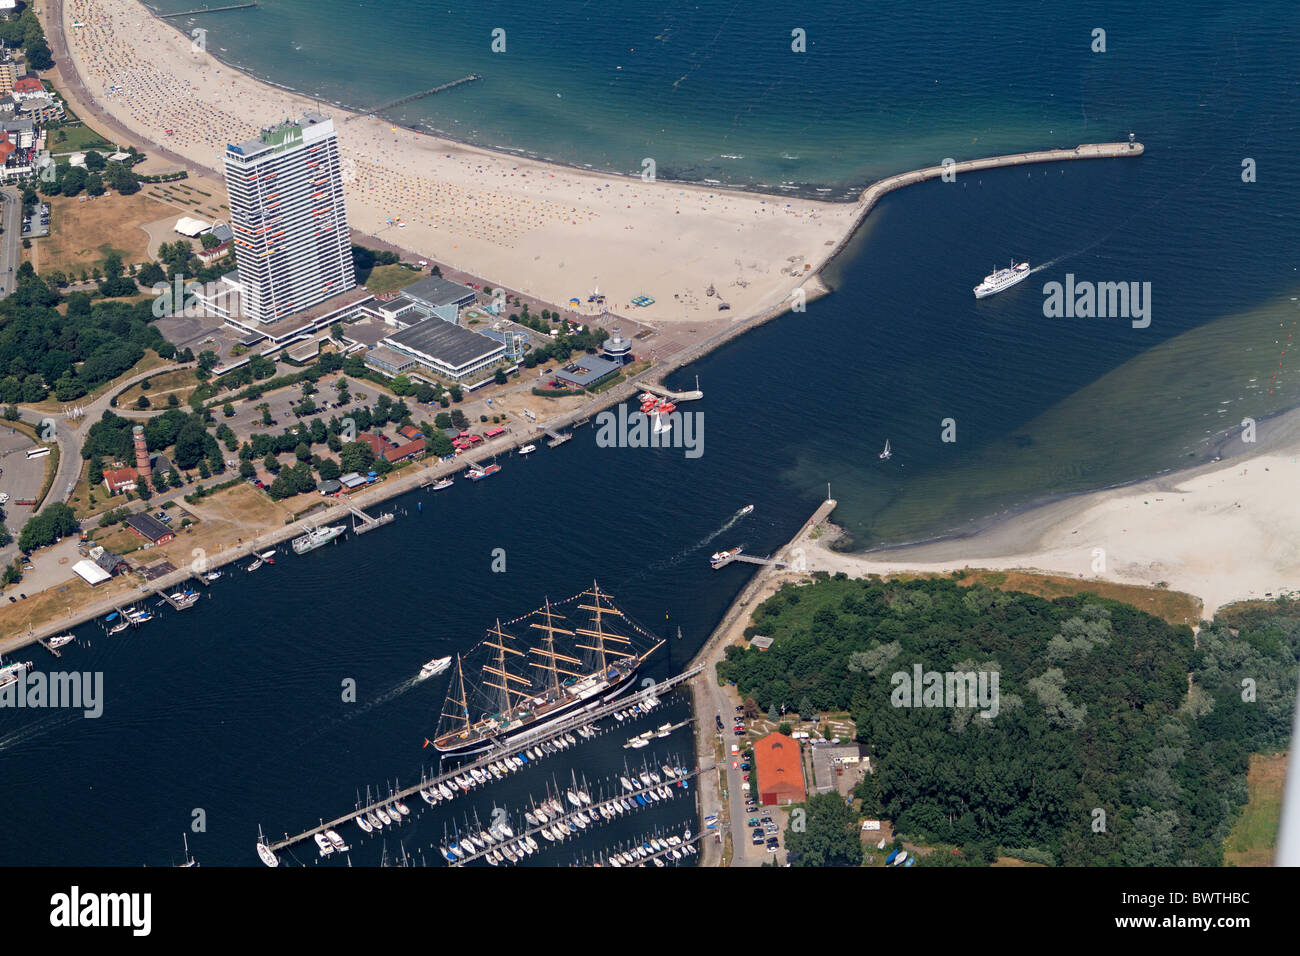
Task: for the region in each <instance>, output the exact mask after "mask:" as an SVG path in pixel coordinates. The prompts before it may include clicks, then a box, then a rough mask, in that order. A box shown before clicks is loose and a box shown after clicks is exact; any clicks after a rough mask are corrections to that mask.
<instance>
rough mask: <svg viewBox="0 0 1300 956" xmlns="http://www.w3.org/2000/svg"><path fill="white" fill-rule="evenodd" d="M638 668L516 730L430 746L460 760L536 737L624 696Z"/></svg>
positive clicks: (436, 743)
mask: <svg viewBox="0 0 1300 956" xmlns="http://www.w3.org/2000/svg"><path fill="white" fill-rule="evenodd" d="M640 669H641V668H640V665H637V666H636V667H634V668H632V670H630V671H629V672H628V673H627V675H626V676H624V677H623V678H622V679H621V680H618V681H616V682H615V683H613V684H611V685H610V686H609V687H607V688H605V689H604V690H603V691H601V692H600V693H597V694H592V695H591V696H590V697H586V698H583V699H581V700H574V701H570V702H569V703H568V704H566V705H564V706H563V707H560V708H559V709H557V710H553V711H549V712H548V713H547V714H546V715H545V716H544V717H540V718H538V719H537V720H535V721H533V722H531V723H527V724H521V725H520V726H519V727H515V728H512V729H511V730H508V731H506V732H505V733H503V734H500V735H499V736H497V737H496V738H494V739H492V740H484V739H483V738H481V737H480V738H476V739H474V740H467V741H465V742H464V743H462V744H459V745H456V744H451V745H448V744H443V743H441V742H439V741H434V744H433V746H434V747H435V748H436V749H437V750H438V752H439V753H442V754H445V755H447V756H449V757H459V756H464V755H466V754H476V753H482V752H483V751H485V750H492V749H493V748H495V747H496V746H497V743H498V742H500V743H505V742H507V741H510V742H515V741H519V740H521V739H523V738H525V737H532V736H536V735H537V734H540V733H542V732H543V731H545V730H546V728H547V727H550V726H552V725H553V724H555V723H558V722H559V721H561V720H563V719H565V718H567V717H572V716H573V715H574V714H576V713H578V712H580V711H584V710H591V709H593V708H595V707H598V706H600V705H601V704H603V703H605V702H606V701H610V700H613V699H614V698H615V697H617V696H618V695H619V694H622V693H625V692H626V691H627V690H628V689H629V688H630V687H631V686H632V685H633V679H634V678H635V677H636V675H637V672H638V671H639V670H640Z"/></svg>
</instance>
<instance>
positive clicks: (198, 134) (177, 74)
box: [62, 0, 857, 323]
mask: <svg viewBox="0 0 1300 956" xmlns="http://www.w3.org/2000/svg"><path fill="white" fill-rule="evenodd" d="M62 13H63V20H62V27H63V33H64V37H65V38H66V41H67V44H68V48H69V51H70V54H71V59H72V61H73V63H72V65H73V66H74V68H75V70H76V73H77V74H78V76H79V77H80V80H81V83H82V84H83V86H84V89H85V90H86V91H87V92H88V93H89V95H90V97H91V98H92V99H93V100H94V106H95V107H96V108H97V109H100V110H102V111H104V112H105V113H107V114H108V115H109V116H111V117H112V118H113V119H114V120H115V121H116V122H117V123H119V124H121V125H122V126H123V127H125V128H126V129H128V130H130V131H131V132H133V133H135V134H136V135H138V136H139V137H141V138H142V139H143V140H146V141H148V142H152V143H157V144H159V145H161V146H163V147H164V148H165V149H167V150H168V151H170V152H173V153H175V154H177V155H179V156H182V157H184V158H185V159H187V160H189V161H190V162H193V163H195V164H198V165H200V166H202V167H205V168H206V169H209V170H218V171H219V170H220V169H221V168H222V160H221V156H222V153H223V151H224V149H225V146H226V144H227V143H238V142H242V141H244V140H247V139H250V138H252V137H254V136H256V135H257V132H258V130H259V129H260V128H262V127H266V126H270V125H273V124H275V123H277V122H280V121H282V120H283V119H285V118H286V117H295V118H296V117H298V116H300V115H301V114H303V113H304V112H316V111H319V112H324V113H325V114H326V115H328V116H331V117H333V118H334V120H335V125H336V127H337V128H338V129H339V143H340V150H341V153H342V157H343V166H344V177H345V180H346V183H347V203H348V219H349V223H350V225H351V226H352V227H353V228H354V229H358V230H360V231H361V232H364V233H367V234H372V235H378V236H380V237H382V238H386V239H388V240H389V241H391V242H394V243H396V244H398V245H400V246H402V247H404V248H407V249H410V250H412V251H414V252H418V253H420V254H422V255H426V256H428V257H429V258H431V259H436V260H437V261H439V262H443V263H446V264H448V265H451V266H453V267H454V268H457V269H462V270H465V271H469V272H473V273H475V274H478V275H482V276H484V277H486V278H487V279H488V280H489V281H494V282H497V283H499V284H503V285H508V286H510V287H511V288H515V289H519V290H520V291H522V292H524V293H526V294H529V295H534V296H537V297H539V298H541V299H543V300H546V301H549V302H552V303H556V304H563V303H567V302H568V300H569V299H570V298H572V297H577V298H580V299H581V300H582V301H583V302H585V301H586V298H587V296H588V295H589V294H590V293H591V292H592V290H594V289H596V288H599V290H600V292H602V293H604V294H605V295H606V296H608V303H607V304H608V307H609V309H610V311H613V312H617V313H621V314H633V313H635V317H636V318H637V319H639V320H646V321H651V322H655V323H659V322H683V321H684V322H690V321H701V320H704V319H710V318H712V319H717V318H718V310H717V302H718V299H725V300H726V301H727V302H729V303H730V305H731V316H734V317H735V319H736V321H739V320H740V319H741V318H742V317H744V316H747V315H752V314H754V313H756V312H760V311H762V310H764V309H767V308H770V307H772V306H775V305H777V304H779V303H780V302H781V301H783V300H785V299H786V298H787V297H788V296H789V294H790V291H791V290H793V289H795V288H797V287H798V286H800V285H801V284H802V283H803V282H804V280H805V279H806V278H807V277H809V276H811V275H813V274H815V273H816V271H817V270H818V269H819V268H820V267H821V266H822V265H823V264H824V262H825V260H826V259H827V257H828V256H829V255H830V254H831V252H832V251H833V249H834V248H835V246H836V245H837V243H838V242H839V240H840V239H841V238H842V237H843V236H844V234H845V233H846V232H847V231H849V230H850V229H851V228H852V225H853V221H854V216H855V213H856V209H857V207H856V205H855V204H853V203H822V202H816V201H810V200H799V199H787V198H784V197H774V196H762V195H758V194H754V193H745V192H739V191H728V190H720V189H717V188H713V187H697V186H685V185H674V184H670V183H659V182H653V183H647V182H643V181H642V180H641V179H640V178H632V177H618V176H611V175H609V174H607V173H596V172H588V171H583V170H577V169H571V168H569V167H563V166H556V165H552V164H549V163H543V162H537V161H533V160H528V159H522V158H517V157H512V156H507V155H503V154H500V153H494V152H492V151H490V150H484V149H479V148H476V147H472V146H466V145H464V144H461V143H456V142H452V141H450V140H444V139H440V138H437V137H433V136H429V135H426V134H422V133H416V132H413V131H412V130H409V129H405V128H402V127H396V126H393V125H391V124H390V123H388V122H386V121H384V120H382V119H377V118H373V117H369V116H360V115H357V114H350V113H347V112H345V111H343V110H340V109H338V108H336V107H334V106H332V105H329V104H325V105H323V106H322V105H320V104H318V103H317V102H316V101H313V100H311V99H309V98H307V97H303V96H298V95H296V94H293V93H290V92H288V91H286V90H282V89H280V88H278V87H275V86H272V85H270V84H267V83H263V82H261V81H259V80H256V79H253V78H252V77H249V76H247V75H246V74H244V73H241V72H239V71H237V70H234V69H231V68H230V67H228V66H225V65H223V64H222V63H221V62H220V61H219V60H217V59H216V58H215V57H213V56H211V55H209V54H208V53H207V52H205V51H202V50H197V49H194V47H193V43H192V41H191V38H190V37H188V36H186V35H184V34H183V33H181V32H180V31H179V30H177V29H175V28H173V27H172V26H170V25H169V24H166V23H164V22H163V21H161V20H159V19H157V18H156V17H154V16H153V15H152V14H150V13H149V12H148V10H147V9H146V8H145V7H144V6H143V5H142V4H139V3H137V2H134V0H132V2H127V3H115V4H111V5H108V4H103V3H96V2H92V0H64V2H63V5H62ZM74 24H81V25H80V26H74ZM467 95H472V88H471V92H470V93H468V94H467ZM390 220H391V221H390ZM398 222H401V223H403V224H404V225H402V226H398V225H397V223H398ZM805 266H806V267H807V268H805ZM710 284H712V285H713V286H714V287H715V288H716V290H717V293H718V298H710V297H708V296H707V295H706V294H705V290H706V289H707V287H708V286H709V285H710ZM639 295H646V296H650V297H651V298H653V299H654V300H655V303H654V305H652V306H650V307H648V308H638V307H636V306H632V305H631V299H632V298H633V297H634V296H639Z"/></svg>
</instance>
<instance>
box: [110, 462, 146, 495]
mask: <svg viewBox="0 0 1300 956" xmlns="http://www.w3.org/2000/svg"><path fill="white" fill-rule="evenodd" d="M139 477H140V476H139V475H138V474H136V471H135V469H134V468H110V469H108V470H106V471H105V472H104V487H105V488H107V489H108V493H109V494H110V495H116V494H119V493H121V492H124V491H135V489H136V484H135V483H136V480H137V479H138V478H139Z"/></svg>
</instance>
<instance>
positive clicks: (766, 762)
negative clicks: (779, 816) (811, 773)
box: [754, 734, 806, 807]
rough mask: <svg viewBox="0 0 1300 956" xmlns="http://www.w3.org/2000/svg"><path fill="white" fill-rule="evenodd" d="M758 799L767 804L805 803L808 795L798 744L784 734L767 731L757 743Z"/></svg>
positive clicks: (755, 759)
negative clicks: (805, 788)
mask: <svg viewBox="0 0 1300 956" xmlns="http://www.w3.org/2000/svg"><path fill="white" fill-rule="evenodd" d="M754 773H755V781H756V783H757V785H758V802H759V803H761V804H762V805H763V806H765V807H770V806H773V805H780V804H791V803H802V802H803V801H804V798H805V796H806V791H805V790H804V782H803V760H802V759H800V756H799V744H798V742H797V741H795V740H793V739H792V738H790V737H787V736H786V735H785V734H768V735H767V736H766V737H764V738H763V739H762V740H760V741H758V742H757V743H756V744H754Z"/></svg>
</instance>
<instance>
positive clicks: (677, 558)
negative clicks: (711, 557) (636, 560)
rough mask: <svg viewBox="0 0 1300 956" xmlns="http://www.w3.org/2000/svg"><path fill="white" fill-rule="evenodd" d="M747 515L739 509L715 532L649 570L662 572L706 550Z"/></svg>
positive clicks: (745, 511)
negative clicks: (697, 552)
mask: <svg viewBox="0 0 1300 956" xmlns="http://www.w3.org/2000/svg"><path fill="white" fill-rule="evenodd" d="M748 515H749V511H748V510H746V509H745V508H741V509H740V510H739V511H737V512H736V513H735V514H734V515H732V516H731V517H730V518H728V519H727V520H726V521H724V522H723V523H722V526H721V527H719V528H718V529H717V530H715V531H712V532H710V533H709V534H708V535H706V536H705V537H703V538H701V539H700V540H699V541H696V542H695V543H694V544H691V545H687V546H686V547H685V548H682V550H680V551H678V552H677V553H676V554H674V555H671V556H670V557H667V558H664V559H662V560H660V561H656V562H655V563H654V564H652V565H650V567H649V570H651V571H662V570H664V569H665V568H669V567H671V566H672V565H674V564H679V563H680V562H682V561H684V560H685V559H686V558H687V557H689V556H690V555H692V554H694V553H695V552H696V551H700V550H703V549H704V548H707V547H708V546H709V545H710V544H712V543H713V542H714V540H715V539H717V538H718V537H719V536H720V535H724V534H726V533H727V532H728V531H730V530H731V529H732V528H734V527H735V526H736V525H737V524H738V523H739V522H741V521H743V520H744V519H745V518H746V517H747V516H748Z"/></svg>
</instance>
